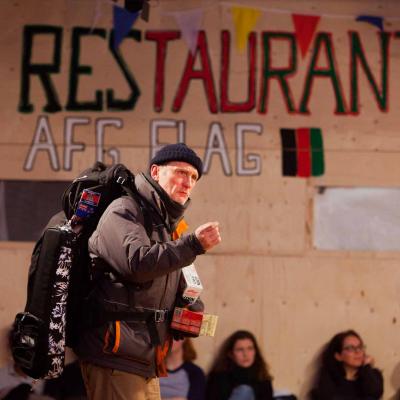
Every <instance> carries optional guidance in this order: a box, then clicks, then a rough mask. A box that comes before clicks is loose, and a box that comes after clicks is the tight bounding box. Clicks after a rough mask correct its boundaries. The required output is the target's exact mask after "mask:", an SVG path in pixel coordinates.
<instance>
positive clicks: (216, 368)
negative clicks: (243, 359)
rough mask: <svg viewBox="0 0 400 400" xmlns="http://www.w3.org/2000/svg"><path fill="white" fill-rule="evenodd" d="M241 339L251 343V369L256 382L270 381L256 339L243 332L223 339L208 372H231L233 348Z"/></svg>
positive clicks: (267, 369)
mask: <svg viewBox="0 0 400 400" xmlns="http://www.w3.org/2000/svg"><path fill="white" fill-rule="evenodd" d="M242 339H250V340H251V341H252V342H253V345H254V349H255V353H256V354H255V358H254V364H253V366H252V367H253V368H254V370H255V371H256V378H257V380H259V381H264V380H272V376H271V375H270V373H269V368H268V365H267V363H266V362H265V360H264V358H263V356H262V354H261V351H260V348H259V347H258V344H257V340H256V338H255V337H254V335H253V334H252V333H251V332H249V331H244V330H239V331H236V332H234V333H232V334H231V335H230V336H229V337H228V338H227V339H225V341H224V342H223V343H222V345H221V347H220V350H219V352H218V354H217V357H216V358H215V360H214V363H213V365H212V367H211V371H210V372H211V373H214V372H228V371H232V370H233V369H234V368H235V366H236V364H235V362H234V361H233V359H232V357H231V354H232V352H233V348H234V347H235V344H236V342H237V341H238V340H242Z"/></svg>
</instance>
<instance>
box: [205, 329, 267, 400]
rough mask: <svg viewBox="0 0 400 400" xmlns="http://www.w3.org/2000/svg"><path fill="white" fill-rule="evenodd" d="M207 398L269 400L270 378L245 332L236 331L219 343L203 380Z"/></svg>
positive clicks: (251, 335)
mask: <svg viewBox="0 0 400 400" xmlns="http://www.w3.org/2000/svg"><path fill="white" fill-rule="evenodd" d="M206 398H207V400H271V399H273V389H272V377H271V375H270V373H269V370H268V366H267V364H266V362H265V361H264V358H263V356H262V354H261V351H260V349H259V347H258V344H257V341H256V338H255V337H254V335H253V334H252V333H250V332H248V331H243V330H240V331H236V332H234V333H233V334H232V335H231V336H229V337H228V338H227V339H226V340H225V342H224V343H223V344H222V346H221V349H220V351H219V354H218V355H217V358H216V359H215V361H214V364H213V366H212V368H211V371H210V374H209V376H208V380H207V391H206Z"/></svg>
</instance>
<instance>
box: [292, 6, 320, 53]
mask: <svg viewBox="0 0 400 400" xmlns="http://www.w3.org/2000/svg"><path fill="white" fill-rule="evenodd" d="M320 18H321V17H320V16H319V15H301V14H292V19H293V24H294V29H295V31H296V39H297V44H298V45H299V46H300V51H301V55H302V57H303V58H304V56H305V55H306V54H307V50H308V48H309V46H310V44H311V41H312V38H313V36H314V33H315V30H316V29H317V25H318V22H319V20H320Z"/></svg>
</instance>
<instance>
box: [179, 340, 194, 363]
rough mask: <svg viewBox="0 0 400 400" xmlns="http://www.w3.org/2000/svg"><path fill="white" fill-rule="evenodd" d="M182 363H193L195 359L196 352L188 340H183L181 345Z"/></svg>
mask: <svg viewBox="0 0 400 400" xmlns="http://www.w3.org/2000/svg"><path fill="white" fill-rule="evenodd" d="M182 350H183V361H185V362H188V361H194V360H195V359H196V358H197V353H196V350H195V349H194V346H193V342H192V340H191V339H190V338H185V339H184V341H183V344H182Z"/></svg>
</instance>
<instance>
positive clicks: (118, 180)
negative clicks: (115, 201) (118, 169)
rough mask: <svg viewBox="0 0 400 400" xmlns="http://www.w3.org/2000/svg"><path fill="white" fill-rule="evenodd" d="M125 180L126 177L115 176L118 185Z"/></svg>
mask: <svg viewBox="0 0 400 400" xmlns="http://www.w3.org/2000/svg"><path fill="white" fill-rule="evenodd" d="M125 182H126V178H123V177H122V176H119V177H118V178H117V183H119V184H120V185H123V184H124V183H125Z"/></svg>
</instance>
